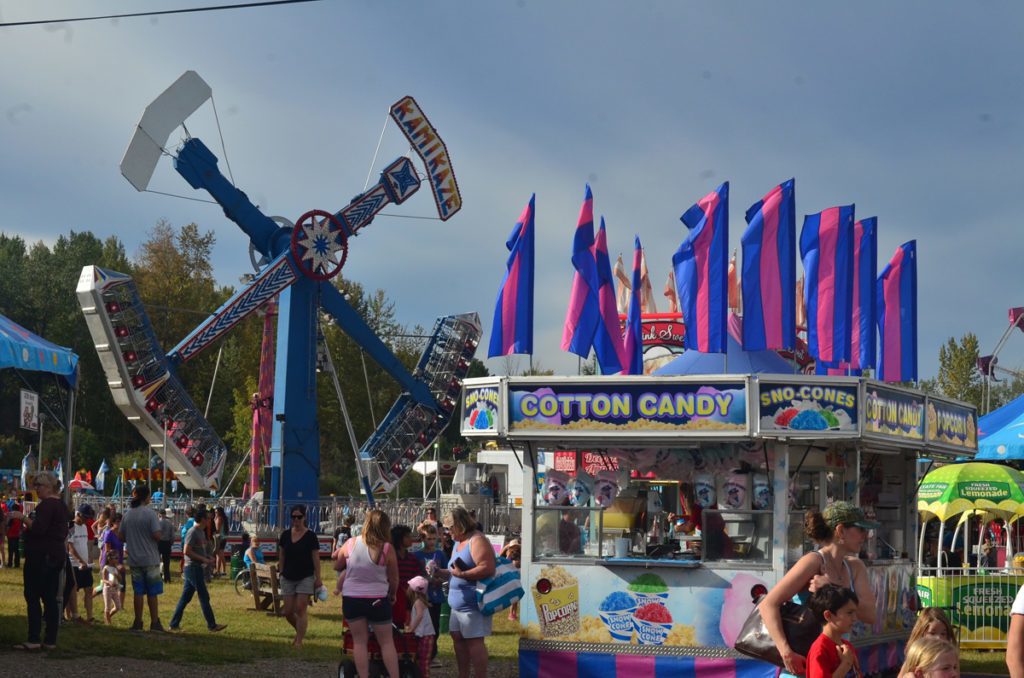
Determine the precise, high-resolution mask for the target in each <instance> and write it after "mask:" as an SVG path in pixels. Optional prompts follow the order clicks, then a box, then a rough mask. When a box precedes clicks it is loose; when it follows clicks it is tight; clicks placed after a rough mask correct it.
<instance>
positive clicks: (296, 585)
mask: <svg viewBox="0 0 1024 678" xmlns="http://www.w3.org/2000/svg"><path fill="white" fill-rule="evenodd" d="M314 581H315V580H314V578H313V575H309V576H308V577H306V578H305V579H300V580H298V581H293V580H291V579H286V578H284V577H281V578H280V579H278V580H277V583H278V586H279V587H280V588H281V595H282V596H296V595H298V596H301V595H307V596H311V595H313V583H314Z"/></svg>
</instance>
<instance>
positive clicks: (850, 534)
mask: <svg viewBox="0 0 1024 678" xmlns="http://www.w3.org/2000/svg"><path fill="white" fill-rule="evenodd" d="M877 527H878V523H876V522H874V521H871V520H868V519H867V517H866V516H865V515H864V511H862V510H861V509H860V508H858V507H856V506H854V505H853V504H851V503H850V502H846V501H837V502H834V503H832V504H830V505H829V506H828V507H826V508H825V510H824V511H808V512H807V515H806V516H805V518H804V533H805V534H806V535H807V536H808V537H810V538H811V539H812V540H813V541H814V542H815V543H816V544H817V545H818V547H817V549H816V550H814V551H811V552H810V553H806V554H804V556H803V557H802V558H800V560H798V561H797V562H796V564H795V565H794V566H793V567H791V568H790V570H789V572H787V573H786V576H784V577H783V578H782V581H780V582H779V583H778V584H776V585H775V587H774V588H773V589H772V590H771V591H769V592H768V595H766V596H765V597H764V600H762V601H761V618H762V619H763V620H764V625H765V628H767V629H768V632H769V633H770V634H771V636H772V639H773V640H774V641H775V646H776V647H777V648H778V650H779V654H781V655H782V660H783V661H784V662H785V664H786V671H788V672H789V673H790V674H793V675H797V676H799V675H803V673H804V669H805V667H806V657H804V656H803V655H801V654H798V653H797V652H796V651H795V650H793V648H791V647H790V646H789V643H788V641H787V640H786V635H785V633H784V632H783V628H782V616H781V612H780V610H781V608H782V604H783V603H784V602H786V601H787V600H789V599H791V598H793V597H794V596H795V597H797V598H803V597H806V596H807V595H808V594H809V593H813V592H814V591H816V590H818V589H819V588H821V587H822V586H825V585H827V584H833V585H835V586H842V587H844V588H848V589H851V590H852V591H853V592H854V593H856V594H857V599H858V601H859V602H858V604H857V619H858V620H859V621H862V622H864V623H865V624H873V623H874V622H875V617H876V612H875V592H874V591H873V590H872V589H871V582H870V580H869V579H868V570H867V568H866V567H865V566H864V563H862V562H861V560H860V558H859V557H858V554H859V553H860V550H861V547H862V546H863V545H864V541H865V540H866V539H867V536H868V530H873V529H875V528H877ZM783 675H785V672H784V673H783Z"/></svg>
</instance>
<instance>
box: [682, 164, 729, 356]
mask: <svg viewBox="0 0 1024 678" xmlns="http://www.w3.org/2000/svg"><path fill="white" fill-rule="evenodd" d="M680 221H682V222H683V223H684V224H686V226H687V228H689V229H690V234H689V235H688V236H687V237H686V239H685V240H684V241H683V243H682V244H681V245H680V246H679V249H678V250H676V253H675V254H673V255H672V268H673V270H674V271H675V274H676V284H677V285H678V286H679V307H680V309H681V311H682V314H683V323H684V324H685V325H686V334H685V336H684V339H683V343H684V345H685V347H686V348H687V349H692V350H696V351H699V352H700V353H725V350H726V338H727V336H728V334H727V332H726V330H725V326H726V319H727V317H728V312H727V306H728V290H727V286H728V256H729V182H728V181H727V182H725V183H724V184H722V185H721V186H719V187H718V190H716V191H713V192H711V193H709V194H707V195H706V196H704V197H703V198H701V200H700V202H698V203H697V204H696V205H694V206H693V207H691V208H690V209H688V210H686V212H685V213H684V214H683V216H682V217H680Z"/></svg>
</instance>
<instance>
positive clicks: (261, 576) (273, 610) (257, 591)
mask: <svg viewBox="0 0 1024 678" xmlns="http://www.w3.org/2000/svg"><path fill="white" fill-rule="evenodd" d="M249 582H250V586H251V587H252V600H253V603H254V604H255V606H256V609H257V610H266V611H267V614H270V615H274V616H281V591H280V589H279V588H278V578H277V565H267V564H265V563H253V564H252V565H250V566H249Z"/></svg>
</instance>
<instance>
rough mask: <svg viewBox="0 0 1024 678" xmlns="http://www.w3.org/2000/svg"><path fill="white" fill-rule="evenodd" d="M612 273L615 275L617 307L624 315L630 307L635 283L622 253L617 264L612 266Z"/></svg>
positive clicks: (616, 261)
mask: <svg viewBox="0 0 1024 678" xmlns="http://www.w3.org/2000/svg"><path fill="white" fill-rule="evenodd" d="M612 275H614V276H615V308H617V309H618V310H619V315H622V314H624V313H625V312H626V311H627V310H628V309H629V296H630V291H631V290H632V289H633V283H631V282H630V281H629V276H627V275H626V265H625V264H624V263H622V255H621V254H620V255H619V258H618V259H616V260H615V265H614V266H612Z"/></svg>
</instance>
